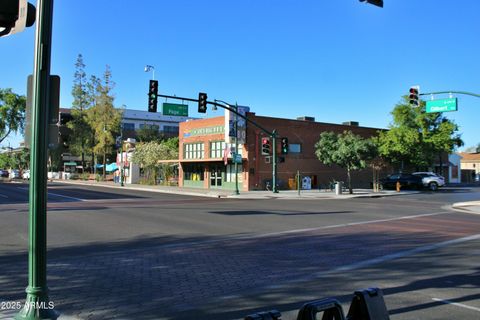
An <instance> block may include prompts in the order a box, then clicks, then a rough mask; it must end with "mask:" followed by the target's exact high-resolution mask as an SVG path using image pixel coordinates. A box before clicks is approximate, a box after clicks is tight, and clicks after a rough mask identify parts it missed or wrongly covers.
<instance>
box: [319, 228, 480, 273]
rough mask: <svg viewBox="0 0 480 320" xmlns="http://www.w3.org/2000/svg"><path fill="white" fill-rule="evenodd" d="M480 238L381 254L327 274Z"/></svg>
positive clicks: (479, 236)
mask: <svg viewBox="0 0 480 320" xmlns="http://www.w3.org/2000/svg"><path fill="white" fill-rule="evenodd" d="M479 239H480V234H474V235H471V236H467V237H463V238H457V239H453V240H447V241H443V242H437V243H433V244H429V245H426V246H422V247H418V248H415V249H410V250H405V251H400V252H397V253H392V254H387V255H385V256H381V257H378V258H373V259H369V260H364V261H360V262H355V263H352V264H349V265H346V266H342V267H338V268H335V269H332V270H330V271H327V274H329V273H336V272H344V271H352V270H356V269H360V268H364V267H369V266H371V265H374V264H378V263H382V262H387V261H390V260H395V259H399V258H404V257H408V256H413V255H415V254H417V253H422V252H425V251H432V250H435V249H440V248H444V247H448V246H451V245H455V244H459V243H463V242H468V241H473V240H479ZM319 274H325V273H324V272H320V273H319Z"/></svg>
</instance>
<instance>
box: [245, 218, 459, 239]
mask: <svg viewBox="0 0 480 320" xmlns="http://www.w3.org/2000/svg"><path fill="white" fill-rule="evenodd" d="M446 213H452V212H451V211H442V212H435V213H425V214H418V215H413V216H402V217H395V218H388V219H378V220H367V221H359V222H350V223H342V224H334V225H331V226H322V227H316V228H305V229H293V230H285V231H279V232H272V233H264V234H260V235H257V236H250V237H249V238H263V237H270V236H277V235H282V234H290V233H301V232H309V231H317V230H325V229H334V228H342V227H351V226H359V225H364V224H370V223H380V222H390V221H397V220H406V219H416V218H422V217H431V216H437V215H441V214H446Z"/></svg>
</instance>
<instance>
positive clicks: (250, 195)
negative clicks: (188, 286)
mask: <svg viewBox="0 0 480 320" xmlns="http://www.w3.org/2000/svg"><path fill="white" fill-rule="evenodd" d="M51 182H56V183H63V184H72V185H83V186H99V187H105V188H111V189H123V190H135V191H145V192H156V193H165V194H178V195H187V196H194V197H204V198H218V199H220V198H223V199H235V200H272V199H275V200H277V199H278V200H345V199H353V198H372V199H373V198H384V197H392V196H402V195H411V194H417V193H419V191H402V192H388V193H368V192H366V193H361V194H355V193H354V194H349V193H343V194H341V195H336V194H334V193H333V194H332V193H328V194H327V193H325V194H322V193H317V192H303V193H301V194H300V196H298V194H297V193H296V192H295V193H294V192H281V193H278V194H273V193H268V194H267V193H265V192H263V193H258V194H255V191H251V192H245V193H242V194H240V195H236V194H228V193H219V192H212V191H205V192H195V191H188V190H173V189H172V190H169V189H161V188H149V187H142V186H141V185H133V186H132V185H128V186H127V185H126V186H125V187H121V186H119V185H113V184H106V183H105V184H104V183H90V182H84V181H79V180H73V181H71V180H53V181H52V180H51Z"/></svg>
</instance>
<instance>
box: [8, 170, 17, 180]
mask: <svg viewBox="0 0 480 320" xmlns="http://www.w3.org/2000/svg"><path fill="white" fill-rule="evenodd" d="M8 177H9V178H10V179H19V178H20V171H19V170H17V169H12V170H10V175H9V176H8Z"/></svg>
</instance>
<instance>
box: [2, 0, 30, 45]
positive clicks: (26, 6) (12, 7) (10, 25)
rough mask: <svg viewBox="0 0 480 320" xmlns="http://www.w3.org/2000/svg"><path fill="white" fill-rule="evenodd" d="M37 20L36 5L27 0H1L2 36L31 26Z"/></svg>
mask: <svg viewBox="0 0 480 320" xmlns="http://www.w3.org/2000/svg"><path fill="white" fill-rule="evenodd" d="M34 22H35V6H34V5H33V4H31V3H28V2H27V0H0V37H3V36H8V35H10V34H14V33H17V32H21V31H23V29H25V27H31V26H32V25H33V23H34Z"/></svg>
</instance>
